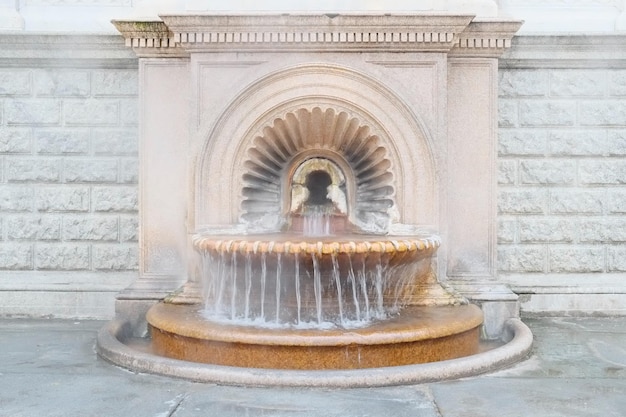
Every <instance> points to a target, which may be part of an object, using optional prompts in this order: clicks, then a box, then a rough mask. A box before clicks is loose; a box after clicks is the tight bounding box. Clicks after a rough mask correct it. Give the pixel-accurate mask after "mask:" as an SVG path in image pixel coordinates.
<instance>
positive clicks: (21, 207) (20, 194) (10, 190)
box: [0, 185, 34, 211]
mask: <svg viewBox="0 0 626 417" xmlns="http://www.w3.org/2000/svg"><path fill="white" fill-rule="evenodd" d="M33 203H34V195H33V190H32V188H30V187H24V186H16V185H9V186H7V185H0V211H31V210H32V209H33Z"/></svg>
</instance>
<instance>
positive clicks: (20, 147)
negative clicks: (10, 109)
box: [0, 127, 32, 153]
mask: <svg viewBox="0 0 626 417" xmlns="http://www.w3.org/2000/svg"><path fill="white" fill-rule="evenodd" d="M31 136H32V135H31V130H30V129H28V128H10V127H3V128H2V129H0V153H28V152H30V150H31V143H32V140H31Z"/></svg>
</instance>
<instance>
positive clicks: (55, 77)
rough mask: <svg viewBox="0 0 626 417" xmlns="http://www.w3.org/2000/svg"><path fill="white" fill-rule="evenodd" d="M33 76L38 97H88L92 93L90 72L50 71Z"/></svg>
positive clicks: (41, 71) (35, 73)
mask: <svg viewBox="0 0 626 417" xmlns="http://www.w3.org/2000/svg"><path fill="white" fill-rule="evenodd" d="M33 76H34V79H35V82H34V84H35V94H36V95H38V96H55V97H86V96H88V95H89V92H90V88H89V84H90V81H89V71H72V70H57V69H48V70H40V71H35V72H34V74H33Z"/></svg>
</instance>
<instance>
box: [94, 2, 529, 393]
mask: <svg viewBox="0 0 626 417" xmlns="http://www.w3.org/2000/svg"><path fill="white" fill-rule="evenodd" d="M161 18H162V20H163V21H154V22H119V21H118V22H114V23H115V24H116V26H117V28H118V29H119V30H120V32H122V34H123V35H124V37H125V38H126V42H127V45H128V46H131V47H133V48H134V50H135V52H136V53H137V54H138V55H139V57H140V74H141V77H140V78H141V80H142V81H141V83H142V84H141V91H142V95H141V97H142V111H141V123H142V130H141V132H142V133H141V135H142V164H143V167H144V168H143V169H142V174H143V180H142V182H141V195H142V229H141V231H142V239H141V240H140V244H141V245H142V254H143V255H142V256H143V258H142V263H141V265H142V266H141V271H140V278H139V280H138V281H137V282H136V283H135V284H133V285H132V286H131V287H130V288H129V289H127V290H125V291H124V292H123V293H121V294H120V295H119V296H118V304H117V311H118V318H117V319H116V320H114V321H113V322H112V323H110V324H109V325H108V326H106V327H105V329H103V330H102V331H101V332H100V335H99V340H98V352H99V353H100V355H101V356H103V357H104V358H106V359H108V360H110V361H112V362H114V363H117V364H120V365H122V366H125V367H128V368H131V369H135V370H141V371H148V372H154V373H161V374H168V375H176V376H181V377H186V378H191V379H194V380H201V381H215V382H221V383H234V384H255V385H259V384H260V385H268V384H269V385H274V384H279V385H333V386H344V385H345V386H359V385H360V386H363V385H365V386H367V385H384V384H398V383H404V382H417V381H424V380H432V379H439V378H450V377H458V376H464V375H471V374H476V373H480V372H485V371H487V370H490V369H495V368H497V367H499V366H504V365H506V364H509V363H511V362H513V361H515V360H519V359H520V358H521V357H523V356H524V355H525V354H526V353H527V352H528V349H529V347H530V341H531V340H532V337H530V336H529V332H528V329H527V328H526V327H525V326H524V325H523V323H521V322H520V321H519V320H518V319H516V318H515V316H516V314H517V313H516V311H517V310H516V309H517V302H516V296H515V295H514V294H512V293H511V292H510V291H509V290H508V289H506V288H504V287H503V286H502V285H499V284H498V283H497V282H496V281H495V278H494V271H495V268H494V256H493V255H494V253H495V252H494V250H493V248H494V240H493V239H494V237H495V233H494V230H495V228H494V219H493V209H492V206H491V203H492V202H493V197H492V189H493V188H492V186H493V179H494V178H495V175H494V171H495V169H494V165H493V158H492V153H491V152H492V150H493V145H492V143H493V142H492V141H493V139H494V138H495V130H494V129H493V123H494V120H495V110H494V109H495V106H494V102H495V96H494V95H493V91H494V89H493V87H494V83H495V78H494V74H495V72H496V71H497V56H498V55H499V54H500V53H501V52H502V51H503V50H504V48H506V47H508V45H509V44H510V38H511V36H512V35H513V33H514V32H515V31H516V30H517V28H519V22H515V21H472V19H473V18H474V17H473V16H468V15H445V14H435V15H398V16H394V15H338V16H336V15H319V16H318V15H245V16H244V15H242V16H220V15H218V16H215V15H167V16H161ZM268 28H271V29H268ZM285 52H294V53H293V54H285ZM355 52H357V54H355ZM417 75H419V80H420V82H416V78H415V77H416V76H417ZM468 79H470V80H473V81H471V82H469V83H468V82H466V81H467V80H468ZM381 80H385V82H382V81H381ZM476 80H478V81H476ZM474 81H476V82H474ZM224 103H226V104H224ZM419 113H422V114H423V115H424V117H423V118H422V117H421V116H419ZM468 116H469V118H468ZM176 138H178V139H176ZM446 141H447V142H446ZM163 166H167V167H169V169H167V170H164V169H163ZM467 172H472V175H467ZM182 184H190V186H189V187H184V186H182V187H181V185H182ZM164 196H167V198H164ZM468 215H469V217H468ZM433 230H435V231H437V234H435V233H434V232H433ZM438 234H442V238H440V237H439V236H438ZM442 249H443V251H442ZM438 277H447V278H448V281H450V282H454V283H455V286H458V287H459V288H461V289H463V292H464V294H463V295H461V294H460V293H459V292H457V291H455V290H454V289H452V286H450V285H449V283H447V282H444V280H440V279H439V278H438ZM181 284H182V286H181ZM464 295H465V296H464ZM468 299H469V300H468ZM146 330H148V331H149V337H146V334H145V333H144V332H145V331H146ZM481 335H482V337H484V338H486V339H500V340H501V341H502V343H504V346H502V347H499V348H496V349H493V350H489V352H483V350H484V349H485V347H484V344H483V343H482V342H481ZM137 340H140V342H139V344H140V345H141V346H143V347H140V348H136V347H133V346H134V343H137ZM146 343H148V345H146ZM322 370H323V371H324V372H321V373H320V371H322ZM372 370H375V372H371V371H372Z"/></svg>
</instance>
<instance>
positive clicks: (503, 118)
mask: <svg viewBox="0 0 626 417" xmlns="http://www.w3.org/2000/svg"><path fill="white" fill-rule="evenodd" d="M517 123H518V115H517V101H516V100H506V99H501V100H498V126H500V127H515V126H517Z"/></svg>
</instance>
